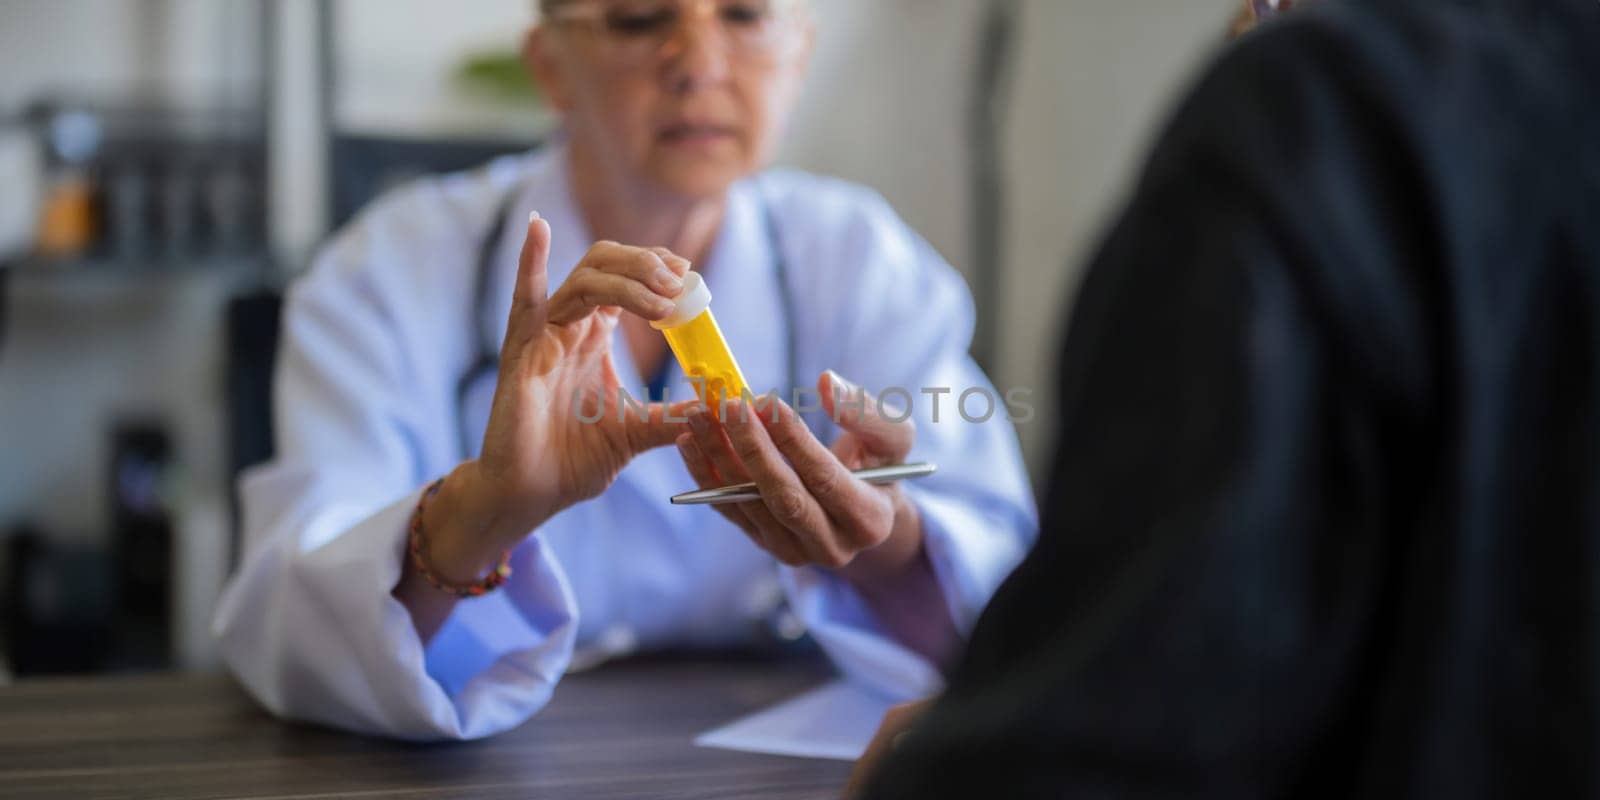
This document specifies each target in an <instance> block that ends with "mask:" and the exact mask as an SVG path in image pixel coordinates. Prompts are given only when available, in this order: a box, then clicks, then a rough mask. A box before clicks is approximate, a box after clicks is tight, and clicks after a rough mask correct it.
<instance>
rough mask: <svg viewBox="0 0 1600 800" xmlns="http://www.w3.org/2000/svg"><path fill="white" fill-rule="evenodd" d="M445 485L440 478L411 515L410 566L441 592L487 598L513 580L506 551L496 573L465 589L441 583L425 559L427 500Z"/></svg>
mask: <svg viewBox="0 0 1600 800" xmlns="http://www.w3.org/2000/svg"><path fill="white" fill-rule="evenodd" d="M443 485H444V478H440V479H438V480H436V481H434V482H433V483H431V484H429V485H428V488H427V489H425V490H424V491H423V492H422V497H419V498H417V507H416V510H414V511H412V512H411V536H410V550H411V564H412V566H414V567H416V568H417V572H418V573H420V574H421V575H422V577H423V578H426V579H427V581H428V583H429V584H431V585H432V586H433V588H435V589H438V590H439V591H441V592H448V593H450V594H453V595H455V596H456V597H478V596H480V595H485V594H488V593H489V592H492V591H494V590H496V589H498V588H500V587H501V586H502V585H504V584H505V582H506V579H507V578H509V577H511V551H510V550H507V551H505V552H504V553H502V554H501V556H500V563H499V565H498V566H496V567H495V568H494V571H493V572H490V573H489V574H488V575H485V576H484V577H482V578H480V579H478V580H476V581H473V582H472V583H468V584H464V585H461V584H453V583H445V582H444V581H442V580H440V579H439V576H437V575H434V574H433V570H431V569H428V560H427V559H426V558H424V557H423V555H422V551H423V550H424V549H425V548H426V546H427V541H426V540H425V539H424V538H423V536H422V511H423V509H424V508H426V507H427V504H428V500H429V499H430V498H432V497H433V496H434V495H436V494H438V493H439V487H441V486H443Z"/></svg>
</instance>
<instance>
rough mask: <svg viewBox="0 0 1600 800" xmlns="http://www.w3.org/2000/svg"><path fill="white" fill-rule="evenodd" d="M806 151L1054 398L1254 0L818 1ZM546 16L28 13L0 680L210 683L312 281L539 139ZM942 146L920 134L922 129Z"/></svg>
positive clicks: (1032, 437) (8, 344)
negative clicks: (524, 68) (1062, 342)
mask: <svg viewBox="0 0 1600 800" xmlns="http://www.w3.org/2000/svg"><path fill="white" fill-rule="evenodd" d="M813 4H814V6H815V7H816V18H817V23H818V33H819V37H818V43H817V52H816V55H815V60H814V63H813V67H812V73H811V76H810V82H809V84H808V87H807V92H806V95H805V96H804V98H803V100H802V101H801V104H800V107H799V109H798V111H797V113H796V115H795V117H794V120H793V125H792V128H791V130H790V133H789V136H788V138H787V141H786V144H785V146H784V148H783V150H782V152H781V154H780V158H779V160H780V161H781V162H782V163H784V164H788V165H793V166H798V167H801V168H804V169H808V170H813V171H817V172H822V173H828V174H833V175H838V176H842V177H845V178H848V179H851V180H854V181H858V182H861V183H864V184H867V185H869V186H871V187H873V188H875V189H877V190H878V191H879V192H881V193H883V194H884V195H885V196H886V197H887V198H888V199H889V201H890V202H891V203H892V204H893V205H894V206H895V207H896V208H897V209H898V210H899V212H900V214H901V215H902V216H903V217H904V218H905V219H906V220H907V221H908V222H909V223H910V224H911V225H912V226H913V227H914V228H916V229H917V230H919V231H920V232H921V233H922V234H923V235H924V236H925V237H926V238H927V239H928V240H929V241H931V242H932V243H933V244H934V246H935V247H937V248H938V249H939V250H940V252H942V253H943V254H944V256H945V257H946V258H947V259H948V260H949V261H950V262H951V263H953V264H954V265H955V266H956V267H957V268H958V269H960V270H962V271H963V272H964V273H965V275H966V276H967V279H968V282H969V284H970V285H971V287H972V289H973V293H974V297H975V299H976V301H977V303H978V309H979V330H978V335H977V338H976V341H975V342H974V353H975V355H976V356H977V357H978V358H979V360H980V361H981V362H982V363H983V364H984V366H985V367H986V368H987V369H988V370H989V373H990V375H991V377H992V378H993V379H994V381H995V383H996V384H997V385H999V386H1000V387H1001V388H1002V389H1004V388H1007V387H1029V388H1032V389H1033V390H1034V402H1035V405H1036V406H1037V408H1038V409H1039V410H1040V412H1041V413H1040V414H1039V417H1038V419H1036V420H1035V421H1034V422H1033V423H1031V424H1028V425H1024V426H1021V427H1020V429H1019V434H1020V436H1021V437H1022V444H1023V448H1024V451H1025V453H1026V455H1027V458H1028V463H1029V466H1030V468H1031V469H1032V470H1033V472H1034V475H1035V478H1036V479H1037V477H1038V473H1039V470H1040V469H1041V467H1042V466H1043V465H1044V457H1045V455H1046V454H1047V453H1048V451H1049V448H1050V447H1051V445H1052V444H1053V435H1054V432H1053V431H1052V430H1051V429H1050V424H1049V419H1050V416H1051V415H1050V413H1049V409H1050V408H1051V407H1052V404H1053V394H1054V392H1053V383H1054V376H1053V375H1051V374H1050V373H1051V365H1053V363H1054V356H1055V352H1056V344H1057V340H1058V336H1059V333H1060V332H1061V330H1062V329H1063V326H1064V325H1065V323H1066V312H1065V311H1064V304H1065V303H1066V302H1067V301H1068V300H1069V299H1070V296H1071V292H1072V290H1073V289H1074V287H1075V286H1076V284H1077V281H1078V279H1079V277H1080V269H1081V267H1082V265H1083V263H1084V259H1085V258H1086V257H1087V255H1088V254H1089V251H1090V250H1091V249H1092V248H1093V247H1094V245H1095V244H1096V239H1097V236H1098V232H1099V229H1100V227H1101V225H1102V224H1103V223H1104V222H1105V221H1106V219H1107V217H1108V215H1110V214H1112V213H1114V212H1115V211H1116V210H1117V208H1118V206H1119V203H1120V202H1121V200H1122V197H1123V194H1124V192H1125V191H1126V189H1127V182H1128V180H1129V179H1130V178H1131V177H1132V174H1133V170H1134V169H1135V168H1136V166H1137V162H1138V159H1139V157H1140V156H1141V155H1142V153H1143V151H1144V148H1145V146H1146V145H1147V144H1148V142H1149V139H1150V137H1151V136H1152V135H1153V134H1154V133H1155V130H1156V128H1155V126H1156V125H1157V124H1158V123H1159V122H1160V121H1161V118H1162V115H1163V114H1164V113H1165V112H1166V111H1167V109H1168V107H1169V105H1170V103H1171V102H1172V100H1173V99H1174V95H1175V94H1176V93H1177V92H1178V91H1180V90H1181V89H1182V88H1183V87H1184V86H1185V84H1186V81H1187V80H1189V79H1190V76H1191V75H1192V74H1193V73H1194V71H1195V70H1196V69H1198V68H1199V67H1200V66H1201V65H1202V64H1203V62H1204V60H1205V59H1207V58H1208V57H1210V56H1211V55H1212V54H1213V53H1214V51H1215V50H1216V48H1218V47H1220V45H1221V43H1222V41H1223V35H1224V31H1225V29H1226V27H1227V24H1228V20H1229V18H1230V16H1231V12H1232V11H1233V9H1234V8H1235V6H1236V3H1235V2H1234V0H1139V2H1136V3H1130V2H1121V0H813ZM533 6H534V2H533V0H456V2H449V3H446V2H438V0H276V1H274V0H0V681H4V680H6V679H7V676H11V675H31V674H48V673H74V672H97V671H128V670H145V669H160V668H173V667H177V668H185V669H208V668H212V667H214V666H216V658H215V655H214V651H213V648H212V646H211V643H210V637H209V635H208V633H207V625H208V620H209V617H210V614H211V610H212V606H213V604H214V603H215V600H216V598H217V596H218V594H219V592H220V590H221V587H222V584H223V581H224V580H225V578H226V576H227V574H228V571H229V569H230V568H231V566H232V563H233V561H234V559H235V557H236V538H235V536H236V534H235V531H234V524H233V522H234V520H233V515H234V506H233V502H234V501H233V493H232V486H233V479H234V476H235V474H236V473H237V472H238V470H239V469H241V468H242V467H244V466H247V465H248V464H250V463H253V462H254V461H256V460H259V459H260V458H262V457H264V456H265V454H266V453H267V452H268V451H269V448H270V441H271V438H270V437H271V431H270V419H269V416H268V404H267V391H268V383H267V381H268V378H269V375H270V369H271V364H272V357H273V348H274V345H275V333H276V319H277V317H276V315H277V302H278V297H279V296H280V293H281V290H282V288H283V286H285V285H286V283H287V282H289V281H290V280H292V279H293V278H294V276H295V274H296V273H297V272H298V271H299V270H301V269H303V268H304V266H305V265H306V264H307V263H308V261H309V258H310V256H311V254H312V253H313V252H314V250H315V248H316V246H317V245H318V243H319V242H321V241H322V240H323V239H324V238H325V237H326V236H327V235H328V234H329V233H330V232H331V231H332V230H334V229H335V228H336V227H337V226H338V225H339V224H340V223H342V222H343V221H344V220H345V219H347V218H348V217H349V216H350V214H351V213H352V212H353V211H354V210H355V209H357V208H359V207H360V205H361V204H362V203H364V202H366V201H367V200H368V199H370V198H371V197H373V196H374V195H375V194H376V193H378V192H381V191H382V190H383V189H384V188H386V187H387V186H390V185H392V184H393V183H394V182H396V181H399V180H404V179H406V178H408V177H411V176H414V175H416V174H419V173H424V172H430V171H439V170H449V169H458V168H463V167H467V166H470V165H473V164H476V163H478V162H480V161H483V160H485V159H486V158H488V157H490V156H492V155H494V154H497V153H500V152H506V151H511V150H518V149H526V148H528V147H531V146H535V145H537V144H538V142H539V141H540V140H541V138H543V137H544V136H546V135H547V134H548V132H549V131H550V128H551V125H552V118H551V116H550V115H549V114H548V113H547V112H546V111H545V110H544V109H543V108H542V107H541V105H540V101H539V97H538V92H537V89H536V87H531V86H529V85H528V83H527V81H526V79H525V78H523V77H522V75H521V72H520V68H519V67H518V65H517V63H516V48H517V46H518V43H519V41H520V37H521V35H522V33H523V31H524V30H525V29H526V27H527V26H528V25H529V24H530V23H531V22H532V20H533ZM908 142H909V143H914V145H915V146H907V143H908Z"/></svg>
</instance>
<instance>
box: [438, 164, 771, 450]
mask: <svg viewBox="0 0 1600 800" xmlns="http://www.w3.org/2000/svg"><path fill="white" fill-rule="evenodd" d="M754 188H755V193H756V197H757V199H758V201H759V202H760V204H761V221H762V228H763V229H764V232H765V234H766V237H767V248H768V249H769V250H771V251H772V267H773V270H772V271H773V280H775V281H777V291H778V301H779V303H780V304H781V305H782V306H783V331H784V367H785V376H786V377H787V379H788V387H787V388H786V390H785V391H786V392H792V391H793V388H794V387H796V386H799V385H800V382H799V373H800V354H799V345H798V342H797V337H796V335H795V322H796V320H797V319H798V316H797V315H796V313H795V305H794V289H793V288H792V287H791V286H790V285H789V263H788V257H787V256H786V255H785V254H784V250H783V238H782V237H781V236H780V235H779V232H778V220H777V215H776V214H775V213H774V212H773V210H772V204H771V203H769V202H768V201H767V196H766V192H765V191H764V190H763V187H762V185H761V182H760V179H759V178H757V179H755V181H754ZM519 194H520V192H518V191H512V192H510V193H508V194H507V196H506V199H505V200H503V201H501V202H500V204H499V207H498V208H497V210H496V212H495V215H494V219H493V220H492V221H491V222H490V223H489V230H488V231H487V232H486V233H485V234H484V236H483V238H482V239H480V240H479V243H478V256H477V262H476V267H475V270H474V279H473V281H474V282H473V289H472V317H471V319H472V322H473V325H472V327H473V330H474V332H475V334H476V335H474V336H473V345H474V349H475V355H474V356H473V359H472V361H471V363H470V366H468V367H467V368H466V369H465V370H464V371H463V372H462V373H461V377H460V379H459V380H457V381H456V398H455V399H456V432H457V436H458V442H459V444H460V447H461V453H462V458H474V457H476V456H477V455H478V450H479V447H480V445H481V442H482V439H483V432H482V431H477V432H474V431H473V430H472V425H471V423H470V422H469V421H468V416H467V394H468V392H470V391H471V389H472V386H473V385H474V384H476V383H477V382H478V381H479V380H480V379H482V378H483V377H484V376H485V375H492V374H494V373H496V372H498V371H499V360H500V346H499V343H498V342H496V341H494V339H493V338H492V336H491V334H490V332H489V331H488V330H486V329H485V326H484V325H483V324H482V323H483V320H485V319H487V318H488V314H489V312H490V309H492V308H493V307H494V303H493V302H492V301H493V299H494V298H493V297H492V293H493V289H494V275H495V272H496V267H497V266H498V261H499V245H500V239H501V237H502V236H503V235H504V234H505V227H506V218H507V217H509V216H511V206H512V204H513V203H515V202H516V199H517V197H518V196H519ZM672 369H673V363H672V360H671V359H667V360H666V362H665V363H663V364H662V366H661V369H660V370H659V371H658V372H657V374H656V375H655V376H654V377H653V379H652V380H651V381H650V387H649V389H650V395H651V397H660V396H661V388H662V387H663V386H665V385H666V382H667V378H668V376H670V375H671V374H672ZM785 399H788V397H787V395H786V396H785Z"/></svg>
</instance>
